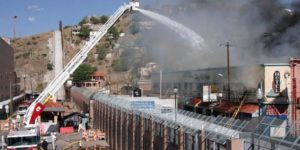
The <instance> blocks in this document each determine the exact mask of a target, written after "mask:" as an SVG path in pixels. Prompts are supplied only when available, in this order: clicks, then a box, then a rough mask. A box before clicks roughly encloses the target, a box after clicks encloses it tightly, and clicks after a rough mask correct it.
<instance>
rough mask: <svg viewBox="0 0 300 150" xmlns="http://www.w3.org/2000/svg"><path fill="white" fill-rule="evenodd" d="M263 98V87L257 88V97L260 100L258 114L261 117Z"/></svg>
mask: <svg viewBox="0 0 300 150" xmlns="http://www.w3.org/2000/svg"><path fill="white" fill-rule="evenodd" d="M262 98H263V94H262V91H261V88H258V89H257V90H256V99H257V101H258V116H259V117H260V114H261V112H260V109H261V101H262Z"/></svg>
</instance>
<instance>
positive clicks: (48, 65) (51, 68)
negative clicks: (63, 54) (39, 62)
mask: <svg viewBox="0 0 300 150" xmlns="http://www.w3.org/2000/svg"><path fill="white" fill-rule="evenodd" d="M47 69H48V70H50V71H51V70H53V64H52V63H48V64H47Z"/></svg>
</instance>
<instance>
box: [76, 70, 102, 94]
mask: <svg viewBox="0 0 300 150" xmlns="http://www.w3.org/2000/svg"><path fill="white" fill-rule="evenodd" d="M104 85H105V75H104V73H103V72H100V71H96V72H94V73H92V74H91V75H90V80H89V81H86V82H80V83H76V86H78V87H85V88H87V89H89V90H92V91H97V90H99V89H101V88H103V87H104Z"/></svg>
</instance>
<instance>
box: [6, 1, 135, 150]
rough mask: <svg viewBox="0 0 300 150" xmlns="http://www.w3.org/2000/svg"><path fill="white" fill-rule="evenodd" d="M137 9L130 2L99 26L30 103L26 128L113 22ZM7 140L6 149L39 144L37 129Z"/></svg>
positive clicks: (32, 146)
mask: <svg viewBox="0 0 300 150" xmlns="http://www.w3.org/2000/svg"><path fill="white" fill-rule="evenodd" d="M138 7H139V2H138V1H137V0H130V2H129V3H128V4H124V5H122V6H121V7H120V8H119V9H118V10H117V11H116V12H115V13H114V14H113V15H112V16H111V17H110V18H109V20H108V21H107V22H106V23H105V24H104V25H103V26H101V28H100V29H99V30H98V32H97V33H96V35H95V36H94V37H93V38H91V39H90V40H89V41H87V42H86V44H85V45H84V46H83V47H82V49H81V50H80V51H79V52H78V53H77V54H76V55H75V56H74V57H73V58H72V60H70V62H69V63H68V64H67V65H66V66H65V68H64V69H63V71H62V72H61V73H60V74H59V75H58V76H56V77H55V78H54V80H52V81H51V82H50V83H49V84H48V85H47V87H46V88H45V89H44V90H43V92H42V93H40V95H39V96H38V97H37V98H36V99H35V100H34V101H33V102H32V103H31V105H30V106H29V107H28V109H27V112H26V113H25V115H24V123H25V125H26V126H27V127H29V126H38V125H33V124H35V123H36V122H35V120H36V118H37V117H38V116H39V115H40V114H41V113H42V112H43V110H44V108H45V104H46V103H47V102H48V101H49V100H50V99H52V98H53V95H54V94H55V93H56V92H57V91H58V89H59V88H60V87H61V86H62V85H63V84H64V83H65V82H66V81H67V79H68V78H69V77H70V75H71V74H72V73H73V72H74V71H75V70H76V69H77V68H78V66H79V65H80V64H81V63H82V62H83V61H84V60H85V59H86V58H87V56H88V53H89V52H90V51H91V50H92V48H93V47H94V46H95V45H96V44H97V43H98V42H99V41H100V40H101V39H102V38H103V37H104V35H105V34H106V33H107V32H108V29H110V28H111V27H112V26H113V25H114V24H115V22H116V21H117V20H118V19H119V18H120V17H121V16H122V15H123V14H124V13H125V12H126V11H134V10H136V8H138ZM7 139H8V144H7V145H8V147H7V148H8V149H9V150H17V149H22V150H24V149H29V150H33V149H36V148H37V146H38V143H40V134H39V131H38V130H37V129H35V130H33V129H31V130H23V131H21V130H19V131H10V133H9V136H8V137H7Z"/></svg>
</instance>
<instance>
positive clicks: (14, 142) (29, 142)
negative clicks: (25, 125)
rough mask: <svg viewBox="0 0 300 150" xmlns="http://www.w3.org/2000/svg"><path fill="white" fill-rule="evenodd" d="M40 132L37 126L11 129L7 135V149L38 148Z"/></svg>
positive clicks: (33, 149) (28, 149) (35, 149)
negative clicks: (16, 129)
mask: <svg viewBox="0 0 300 150" xmlns="http://www.w3.org/2000/svg"><path fill="white" fill-rule="evenodd" d="M39 143H40V133H39V130H38V129H37V128H32V129H29V130H28V129H19V130H18V131H13V130H11V131H10V132H9V133H8V135H7V150H19V149H22V150H23V149H27V150H37V147H38V144H39Z"/></svg>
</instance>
